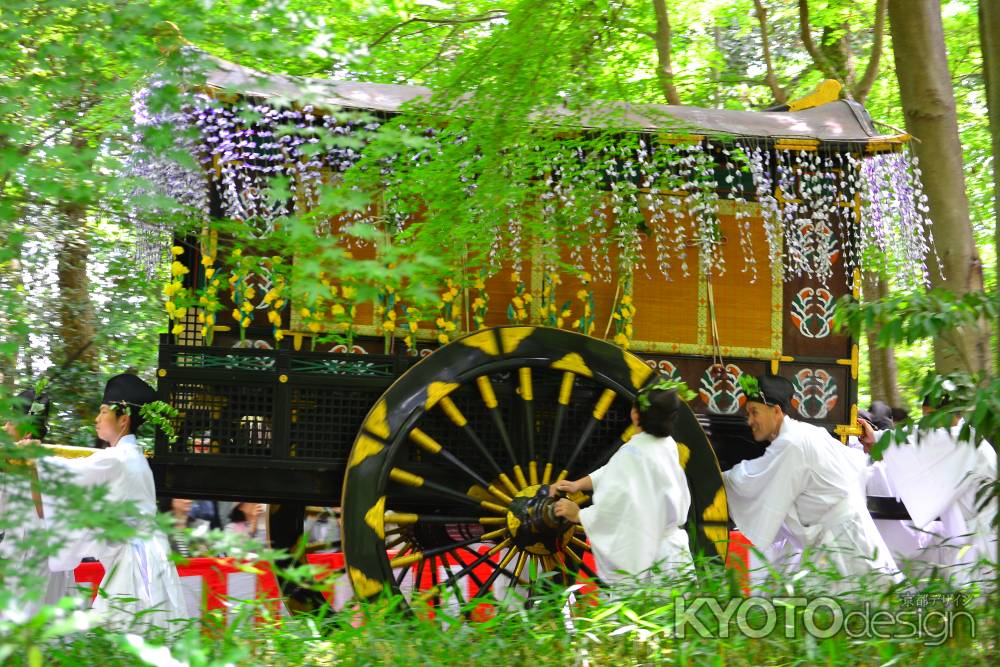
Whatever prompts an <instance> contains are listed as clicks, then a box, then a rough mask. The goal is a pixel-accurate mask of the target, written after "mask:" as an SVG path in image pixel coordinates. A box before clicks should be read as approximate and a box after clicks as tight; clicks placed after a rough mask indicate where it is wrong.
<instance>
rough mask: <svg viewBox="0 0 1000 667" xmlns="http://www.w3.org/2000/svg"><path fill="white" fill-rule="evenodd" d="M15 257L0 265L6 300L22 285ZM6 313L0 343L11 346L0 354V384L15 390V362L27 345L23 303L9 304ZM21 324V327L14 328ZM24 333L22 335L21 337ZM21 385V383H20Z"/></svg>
mask: <svg viewBox="0 0 1000 667" xmlns="http://www.w3.org/2000/svg"><path fill="white" fill-rule="evenodd" d="M19 257H20V252H18V255H17V257H15V258H13V259H11V260H10V261H9V262H7V263H5V264H2V265H0V285H2V286H3V289H4V290H5V291H7V292H8V298H11V299H13V298H14V297H13V295H14V294H16V293H18V292H19V291H20V290H21V289H22V288H23V285H24V282H23V278H22V277H21V261H20V259H19ZM6 305H8V307H9V309H8V310H7V312H5V313H2V314H0V327H2V330H0V343H4V344H13V345H12V346H11V350H10V352H9V353H7V354H4V353H2V352H0V384H2V385H4V386H6V387H7V388H8V389H15V388H16V387H17V384H18V377H17V360H18V357H19V356H20V354H21V349H22V348H23V347H24V346H25V344H26V343H27V340H25V339H26V338H27V334H26V333H24V329H23V322H24V312H23V310H22V308H23V301H22V302H19V303H13V302H12V303H9V304H6ZM16 323H21V326H20V327H19V326H16ZM22 333H24V335H22ZM22 384H23V383H22Z"/></svg>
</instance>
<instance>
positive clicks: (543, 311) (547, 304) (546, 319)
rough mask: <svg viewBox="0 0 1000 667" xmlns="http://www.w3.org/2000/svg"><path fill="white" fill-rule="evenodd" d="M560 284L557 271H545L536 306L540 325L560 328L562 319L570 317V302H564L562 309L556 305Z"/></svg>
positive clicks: (560, 280)
mask: <svg viewBox="0 0 1000 667" xmlns="http://www.w3.org/2000/svg"><path fill="white" fill-rule="evenodd" d="M561 283H562V279H561V278H560V277H559V273H558V272H557V271H546V272H545V274H544V275H543V276H542V297H541V302H540V305H539V306H538V316H539V317H540V318H541V320H542V323H543V324H545V325H546V326H550V327H561V326H562V325H563V318H565V317H569V315H570V305H571V302H570V301H566V302H565V303H564V304H563V305H562V307H561V308H560V307H558V306H557V305H556V297H557V296H558V294H557V286H558V285H560V284H561Z"/></svg>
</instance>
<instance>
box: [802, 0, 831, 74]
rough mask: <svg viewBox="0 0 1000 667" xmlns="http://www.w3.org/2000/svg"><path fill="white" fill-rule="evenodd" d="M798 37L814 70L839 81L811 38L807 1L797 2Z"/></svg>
mask: <svg viewBox="0 0 1000 667" xmlns="http://www.w3.org/2000/svg"><path fill="white" fill-rule="evenodd" d="M799 35H800V36H801V37H802V44H803V45H804V46H805V47H806V52H808V53H809V56H810V57H811V58H812V60H813V64H815V65H816V69H818V70H819V71H820V72H822V73H823V76H825V77H826V78H828V79H837V80H840V77H839V76H838V75H837V73H836V72H835V71H834V70H833V67H832V66H831V65H830V61H828V60H827V59H826V57H825V56H824V55H823V53H822V51H820V50H819V49H818V48H817V47H816V43H815V42H813V38H812V25H811V24H810V23H809V0H799Z"/></svg>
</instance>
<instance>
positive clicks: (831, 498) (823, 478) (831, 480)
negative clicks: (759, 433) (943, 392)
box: [722, 417, 899, 580]
mask: <svg viewBox="0 0 1000 667" xmlns="http://www.w3.org/2000/svg"><path fill="white" fill-rule="evenodd" d="M865 462H866V457H865V455H864V454H863V453H861V452H858V451H856V450H852V449H850V448H848V447H845V446H843V445H842V444H841V443H840V442H838V441H836V440H834V439H833V437H831V436H830V434H829V433H827V432H826V430H825V429H823V428H820V427H818V426H813V425H811V424H806V423H804V422H800V421H796V420H794V419H791V418H789V417H784V419H783V420H782V423H781V428H780V429H779V431H778V436H777V437H776V438H775V439H774V441H773V442H771V444H770V445H769V446H768V448H767V450H765V452H764V454H763V456H760V457H758V458H756V459H752V460H748V461H743V462H741V463H739V464H738V465H736V466H734V467H733V468H732V469H730V470H728V471H726V472H724V473H723V474H722V477H723V480H724V481H725V485H726V493H727V495H728V500H729V511H730V514H731V515H732V517H733V519H734V521H735V522H736V527H737V528H738V529H739V530H740V531H741V532H742V533H743V534H744V535H745V536H746V537H747V539H749V540H750V541H751V542H752V543H753V544H754V545H755V546H757V548H758V549H760V550H761V551H764V552H765V553H767V552H769V551H770V552H772V553H773V551H774V545H775V544H776V539H777V538H779V537H784V538H789V537H791V538H793V539H792V540H791V542H792V543H794V544H796V548H797V547H798V546H801V547H804V548H812V549H822V550H823V553H822V555H823V557H825V558H827V559H828V560H829V561H830V563H831V564H832V565H833V566H834V567H836V569H837V571H838V572H839V573H840V574H842V575H852V574H853V575H865V574H869V573H873V572H874V573H878V574H879V575H880V576H881V575H887V576H890V577H892V579H894V580H898V579H899V575H898V570H897V568H896V564H895V562H894V561H893V559H892V556H891V554H890V553H889V549H888V547H886V545H885V542H884V541H883V540H882V537H881V536H880V535H879V533H878V530H877V529H876V528H875V524H874V522H873V521H872V518H871V515H870V514H869V513H868V508H867V503H866V499H865V491H864V488H865V486H864V485H865V480H866V471H865ZM783 555H784V556H785V557H786V558H787V557H788V556H789V554H788V553H783ZM793 562H794V560H793ZM774 565H775V566H776V567H779V568H781V564H780V563H774Z"/></svg>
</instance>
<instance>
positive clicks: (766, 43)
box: [753, 0, 788, 104]
mask: <svg viewBox="0 0 1000 667" xmlns="http://www.w3.org/2000/svg"><path fill="white" fill-rule="evenodd" d="M753 4H754V10H755V12H756V14H757V22H758V23H760V41H761V49H762V51H763V54H764V65H765V66H766V67H767V74H766V75H765V76H764V83H766V84H767V87H768V88H770V89H771V94H772V95H773V96H774V101H775V103H777V104H784V103H785V102H787V101H788V91H786V90H785V89H784V88H782V87H781V85H780V84H779V83H778V77H777V76H775V74H774V61H773V60H772V59H771V38H770V35H769V33H768V29H767V8H766V7H764V3H763V2H762V0H753Z"/></svg>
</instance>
